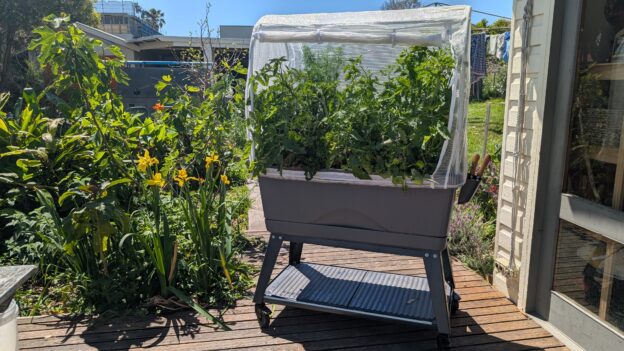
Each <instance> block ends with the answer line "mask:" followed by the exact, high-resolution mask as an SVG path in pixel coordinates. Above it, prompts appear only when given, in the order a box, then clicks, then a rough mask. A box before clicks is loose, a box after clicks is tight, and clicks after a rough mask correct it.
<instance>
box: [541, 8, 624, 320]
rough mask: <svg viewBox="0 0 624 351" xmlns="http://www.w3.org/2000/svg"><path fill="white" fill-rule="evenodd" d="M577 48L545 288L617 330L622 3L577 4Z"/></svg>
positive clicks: (623, 260) (623, 203)
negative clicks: (553, 252)
mask: <svg viewBox="0 0 624 351" xmlns="http://www.w3.org/2000/svg"><path fill="white" fill-rule="evenodd" d="M577 50H578V51H577V55H576V82H575V86H574V90H573V99H572V101H573V104H572V109H571V115H570V130H569V138H568V143H569V145H568V155H567V167H566V172H565V180H564V184H563V193H564V196H563V197H562V199H563V198H565V199H569V204H567V205H566V206H563V205H562V211H561V212H560V217H561V221H560V228H559V237H558V241H557V260H556V266H555V276H554V281H553V290H554V291H557V292H559V293H561V294H563V295H565V296H567V297H568V298H570V299H572V300H573V301H575V303H576V304H578V305H581V306H582V307H583V308H584V309H585V310H586V311H587V313H589V314H594V315H595V316H597V317H598V318H599V319H601V320H602V321H605V322H607V323H610V324H612V325H613V326H615V327H617V328H619V329H620V330H624V245H623V243H624V232H622V226H621V223H622V222H623V221H624V213H623V212H622V211H623V210H624V0H618V1H614V0H597V1H584V2H583V9H582V20H581V28H580V34H579V41H578V49H577ZM562 203H563V200H562ZM614 223H616V224H614Z"/></svg>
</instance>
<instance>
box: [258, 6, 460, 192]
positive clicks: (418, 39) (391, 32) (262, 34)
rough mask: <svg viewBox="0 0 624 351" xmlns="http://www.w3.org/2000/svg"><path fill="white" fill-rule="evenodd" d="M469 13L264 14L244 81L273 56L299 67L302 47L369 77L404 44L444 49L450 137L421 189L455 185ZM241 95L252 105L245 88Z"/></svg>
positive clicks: (444, 10)
mask: <svg viewBox="0 0 624 351" xmlns="http://www.w3.org/2000/svg"><path fill="white" fill-rule="evenodd" d="M470 15H471V9H470V7H469V6H447V7H427V8H421V9H411V10H398V11H370V12H347V13H320V14H303V15H283V16H282V15H279V16H274V15H269V16H264V17H262V18H261V19H260V20H259V21H258V23H256V25H255V26H254V30H253V34H252V38H251V45H250V49H249V73H248V75H249V78H250V77H251V76H252V75H253V74H254V72H256V71H257V70H259V69H261V68H262V67H263V66H264V65H266V64H267V63H268V62H269V61H270V60H272V59H275V58H279V57H285V58H286V59H287V61H286V63H285V64H286V65H288V66H290V67H293V68H303V58H302V57H303V48H304V46H307V47H309V48H311V49H312V50H323V49H324V48H327V47H340V48H341V49H342V53H343V54H344V55H345V57H346V58H351V57H361V58H362V66H363V67H365V68H366V69H368V70H370V71H372V72H373V73H376V72H379V71H380V70H381V69H383V68H386V67H387V66H389V65H391V64H393V63H395V61H396V59H397V57H398V56H399V54H400V53H401V52H402V51H403V50H404V49H406V48H408V47H410V46H414V45H418V46H428V47H439V48H448V49H450V50H451V52H452V54H453V57H454V59H455V63H456V67H455V70H454V72H453V78H452V81H451V85H452V90H453V95H452V101H451V110H450V113H449V123H448V128H449V132H450V135H451V137H450V139H449V140H447V141H446V142H445V144H444V147H443V149H442V152H441V154H440V159H439V161H438V166H437V168H436V170H435V172H434V174H433V175H432V178H431V180H430V181H427V182H426V183H425V185H424V186H428V187H433V188H451V187H458V186H461V185H462V184H463V183H464V182H465V180H466V172H467V167H466V120H467V118H466V115H467V108H468V97H469V92H470ZM248 81H249V80H248ZM246 95H247V97H249V98H250V101H252V104H253V96H252V92H251V91H250V87H249V86H248V87H247V91H246ZM251 108H253V106H251ZM388 182H390V181H389V180H388Z"/></svg>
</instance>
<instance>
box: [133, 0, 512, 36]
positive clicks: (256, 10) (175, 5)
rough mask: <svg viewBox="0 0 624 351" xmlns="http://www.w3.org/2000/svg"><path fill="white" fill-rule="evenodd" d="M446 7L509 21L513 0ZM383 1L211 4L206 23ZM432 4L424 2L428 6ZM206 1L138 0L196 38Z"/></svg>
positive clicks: (174, 31) (452, 0) (235, 0)
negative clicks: (467, 7)
mask: <svg viewBox="0 0 624 351" xmlns="http://www.w3.org/2000/svg"><path fill="white" fill-rule="evenodd" d="M435 1H439V2H443V3H447V4H453V5H455V4H468V5H472V7H473V9H474V10H479V11H484V12H490V13H494V14H497V15H501V16H506V17H511V11H512V0H435ZM383 2H384V1H383V0H212V1H211V3H212V7H211V10H210V15H209V20H210V26H211V27H212V28H215V29H217V28H219V25H222V24H226V25H227V24H230V25H232V24H234V25H236V24H239V25H253V24H254V23H255V22H256V21H257V20H258V19H259V18H260V17H262V16H263V15H268V14H290V13H310V12H341V11H366V10H369V11H370V10H378V9H379V8H380V7H381V4H382V3H383ZM432 2H434V1H433V0H425V1H423V4H429V3H432ZM206 3H207V0H139V4H140V5H141V6H142V7H144V8H151V7H155V8H158V9H160V10H162V11H163V12H164V13H165V21H166V22H167V24H166V25H165V27H164V29H163V33H164V34H168V35H189V33H191V32H192V33H193V34H197V31H198V24H197V23H198V22H199V21H200V20H201V19H202V18H203V17H204V14H205V9H206ZM482 18H486V19H488V21H489V22H490V23H491V22H493V21H494V20H496V18H495V17H490V16H485V15H481V14H478V13H474V14H473V22H476V21H479V20H480V19H482Z"/></svg>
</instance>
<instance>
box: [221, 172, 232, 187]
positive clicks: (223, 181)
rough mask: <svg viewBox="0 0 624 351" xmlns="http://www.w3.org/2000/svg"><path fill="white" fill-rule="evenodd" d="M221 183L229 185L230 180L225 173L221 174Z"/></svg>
mask: <svg viewBox="0 0 624 351" xmlns="http://www.w3.org/2000/svg"><path fill="white" fill-rule="evenodd" d="M221 183H223V185H229V184H230V180H229V179H228V177H227V176H226V175H225V174H222V175H221Z"/></svg>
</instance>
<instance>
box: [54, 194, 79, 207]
mask: <svg viewBox="0 0 624 351" xmlns="http://www.w3.org/2000/svg"><path fill="white" fill-rule="evenodd" d="M75 195H78V193H77V192H75V191H66V192H64V193H63V194H62V195H61V196H59V198H58V204H59V205H60V206H63V203H64V202H65V200H67V199H68V198H69V197H71V196H75Z"/></svg>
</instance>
